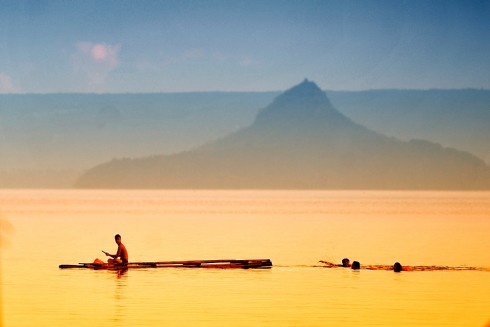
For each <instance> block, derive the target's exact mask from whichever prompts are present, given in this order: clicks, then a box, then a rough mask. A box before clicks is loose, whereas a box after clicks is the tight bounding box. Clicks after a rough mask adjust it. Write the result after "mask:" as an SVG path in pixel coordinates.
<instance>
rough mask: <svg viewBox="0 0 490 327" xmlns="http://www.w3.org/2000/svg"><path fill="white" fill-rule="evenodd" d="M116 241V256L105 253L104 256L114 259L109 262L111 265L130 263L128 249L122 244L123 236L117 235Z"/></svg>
mask: <svg viewBox="0 0 490 327" xmlns="http://www.w3.org/2000/svg"><path fill="white" fill-rule="evenodd" d="M114 240H115V241H116V244H117V252H116V254H110V253H107V252H105V251H102V252H104V254H105V255H106V256H108V257H112V259H109V260H107V262H108V263H109V264H121V263H122V264H127V263H128V258H129V257H128V250H126V247H125V246H124V244H122V243H121V235H119V234H117V235H116V236H114Z"/></svg>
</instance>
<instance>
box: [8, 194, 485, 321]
mask: <svg viewBox="0 0 490 327" xmlns="http://www.w3.org/2000/svg"><path fill="white" fill-rule="evenodd" d="M0 221H1V225H0V226H1V236H2V242H1V245H2V249H1V252H0V253H1V257H0V262H1V268H0V285H1V292H0V294H1V298H0V304H1V307H0V310H1V311H0V314H1V317H2V318H1V319H0V321H1V322H0V324H3V326H6V327H13V326H66V325H70V326H102V325H103V326H162V325H169V326H329V325H331V326H353V325H358V326H359V325H362V326H393V325H397V326H414V325H416V326H490V310H489V308H490V297H489V296H488V294H490V272H489V268H490V251H489V250H490V237H488V235H490V192H406V191H392V192H381V191H79V190H1V191H0ZM117 233H119V234H121V235H122V242H123V243H124V244H125V245H126V247H127V248H128V252H129V260H130V261H163V260H191V259H231V258H237V259H240V258H249V259H252V258H270V259H271V260H272V262H273V264H274V266H273V267H272V268H271V269H258V270H242V269H185V268H167V269H151V268H148V269H137V270H128V271H127V272H125V273H122V274H118V273H117V272H114V271H101V270H99V271H93V270H64V269H59V268H58V265H59V264H76V263H78V262H91V261H93V260H94V259H95V258H100V259H103V260H106V257H105V256H104V254H103V253H102V252H101V250H105V251H109V252H111V253H115V250H116V247H117V246H116V244H115V242H114V235H115V234H117ZM344 257H347V258H349V259H350V260H351V261H353V260H357V261H359V262H360V263H361V266H362V267H365V266H367V265H374V264H384V265H392V264H393V263H394V262H395V261H399V262H401V263H402V264H403V265H404V266H405V265H406V266H416V265H427V266H431V265H437V266H448V267H459V269H456V268H452V269H446V270H437V271H412V272H402V273H394V272H392V271H380V270H378V271H376V270H367V269H361V270H360V271H353V270H351V269H346V268H325V267H324V266H323V265H322V264H321V263H319V262H318V261H319V260H325V261H331V262H335V263H340V261H341V260H342V258H344ZM461 269H462V270H461ZM470 269H474V270H470Z"/></svg>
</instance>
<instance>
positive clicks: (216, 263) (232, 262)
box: [59, 259, 272, 270]
mask: <svg viewBox="0 0 490 327" xmlns="http://www.w3.org/2000/svg"><path fill="white" fill-rule="evenodd" d="M270 267H272V262H271V260H270V259H244V260H240V259H224V260H188V261H156V262H130V263H128V264H113V265H109V264H107V263H103V264H102V263H80V264H78V265H59V268H61V269H73V268H75V269H76V268H78V269H95V270H124V269H138V268H139V269H141V268H221V269H230V268H241V269H253V268H270Z"/></svg>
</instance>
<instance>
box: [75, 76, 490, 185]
mask: <svg viewBox="0 0 490 327" xmlns="http://www.w3.org/2000/svg"><path fill="white" fill-rule="evenodd" d="M76 186H77V187H81V188H184V189H189V188H193V189H195V188H231V189H236V188H239V189H243V188H252V189H255V188H258V189H265V188H267V189H277V188H288V189H488V188H490V168H489V167H488V166H487V165H486V164H485V163H484V162H483V161H482V160H480V159H478V158H477V157H475V156H473V155H471V154H469V153H466V152H462V151H458V150H454V149H449V148H444V147H442V146H441V145H438V144H435V143H431V142H429V141H423V140H412V141H409V142H405V141H400V140H397V139H395V138H392V137H387V136H384V135H382V134H379V133H377V132H374V131H372V130H370V129H368V128H366V127H363V126H361V125H359V124H357V123H355V122H354V121H352V120H351V119H349V118H348V117H346V116H345V115H343V114H341V113H340V112H339V111H337V110H336V109H335V108H334V107H333V105H332V104H331V102H330V101H329V99H328V97H327V95H326V94H325V92H323V91H322V90H321V89H320V88H319V87H318V86H317V85H316V84H315V83H313V82H311V81H308V80H305V81H303V82H302V83H300V84H299V85H297V86H294V87H293V88H291V89H290V90H288V91H286V92H284V93H282V94H280V95H278V96H277V97H276V98H275V99H274V101H273V102H272V103H271V104H270V105H268V106H267V107H265V108H264V109H262V110H261V111H260V112H259V113H258V115H257V117H256V119H255V121H254V122H253V123H252V124H251V125H250V126H249V127H246V128H243V129H241V130H239V131H237V132H235V133H232V134H230V135H228V136H225V137H223V138H221V139H219V140H217V141H214V142H210V143H208V144H205V145H203V146H200V147H198V148H195V149H194V150H190V151H186V152H181V153H178V154H174V155H162V156H153V157H144V158H138V159H119V160H113V161H111V162H107V163H104V164H101V165H98V166H96V167H94V168H92V169H90V170H88V171H87V172H86V173H85V174H83V175H82V176H81V177H80V179H79V180H78V181H77V184H76Z"/></svg>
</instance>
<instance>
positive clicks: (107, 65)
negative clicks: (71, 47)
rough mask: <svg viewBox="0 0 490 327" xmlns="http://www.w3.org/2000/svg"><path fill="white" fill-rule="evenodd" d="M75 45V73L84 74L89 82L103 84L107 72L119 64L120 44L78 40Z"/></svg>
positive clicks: (73, 61)
mask: <svg viewBox="0 0 490 327" xmlns="http://www.w3.org/2000/svg"><path fill="white" fill-rule="evenodd" d="M75 47H76V51H75V53H74V54H73V56H72V63H73V69H74V71H75V72H76V73H81V74H85V75H86V77H87V78H88V80H89V83H91V84H95V85H100V84H104V83H105V82H106V79H107V77H108V75H109V73H110V72H112V71H113V70H115V69H116V68H117V67H118V66H119V64H120V61H119V52H120V50H121V45H120V44H116V45H111V44H106V43H92V42H78V43H76V44H75Z"/></svg>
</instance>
